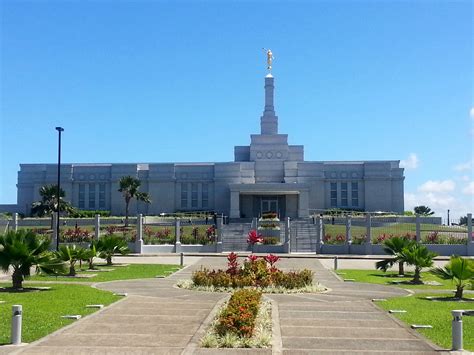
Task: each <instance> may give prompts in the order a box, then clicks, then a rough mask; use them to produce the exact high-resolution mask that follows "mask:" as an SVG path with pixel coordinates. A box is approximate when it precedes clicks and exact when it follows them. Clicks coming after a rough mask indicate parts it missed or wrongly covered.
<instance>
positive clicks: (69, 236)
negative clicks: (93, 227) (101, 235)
mask: <svg viewBox="0 0 474 355" xmlns="http://www.w3.org/2000/svg"><path fill="white" fill-rule="evenodd" d="M91 239H92V236H91V233H90V232H89V231H88V230H86V229H82V228H81V227H76V228H69V229H67V230H66V231H65V232H64V234H63V235H62V236H61V242H64V243H81V242H90V240H91Z"/></svg>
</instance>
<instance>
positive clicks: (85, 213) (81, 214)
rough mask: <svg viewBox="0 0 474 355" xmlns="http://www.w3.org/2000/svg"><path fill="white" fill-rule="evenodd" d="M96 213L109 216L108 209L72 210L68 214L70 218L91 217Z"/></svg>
mask: <svg viewBox="0 0 474 355" xmlns="http://www.w3.org/2000/svg"><path fill="white" fill-rule="evenodd" d="M96 214H100V216H101V217H110V211H99V210H97V211H85V210H74V212H72V213H71V214H70V217H72V218H92V217H95V215H96Z"/></svg>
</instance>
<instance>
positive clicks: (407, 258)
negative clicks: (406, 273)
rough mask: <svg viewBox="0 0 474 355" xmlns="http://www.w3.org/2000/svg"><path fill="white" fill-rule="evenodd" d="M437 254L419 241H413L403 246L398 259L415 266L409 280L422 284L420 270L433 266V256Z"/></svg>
mask: <svg viewBox="0 0 474 355" xmlns="http://www.w3.org/2000/svg"><path fill="white" fill-rule="evenodd" d="M437 255H438V254H437V253H434V252H431V251H429V250H428V248H427V247H426V246H424V245H421V244H419V243H413V244H410V245H408V246H406V247H405V248H403V250H402V251H401V252H400V254H399V257H400V260H403V261H404V262H406V263H407V264H408V265H413V266H414V267H415V274H414V275H413V280H411V282H412V283H414V284H422V283H423V282H422V281H421V270H422V269H423V268H424V267H431V266H433V258H434V257H435V256H437Z"/></svg>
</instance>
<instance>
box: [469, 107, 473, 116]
mask: <svg viewBox="0 0 474 355" xmlns="http://www.w3.org/2000/svg"><path fill="white" fill-rule="evenodd" d="M469 116H471V118H472V119H474V107H471V110H470V111H469Z"/></svg>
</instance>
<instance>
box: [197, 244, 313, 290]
mask: <svg viewBox="0 0 474 355" xmlns="http://www.w3.org/2000/svg"><path fill="white" fill-rule="evenodd" d="M227 259H228V265H227V270H226V271H224V270H208V269H205V268H204V269H201V270H199V271H195V272H194V273H193V274H192V281H193V284H194V285H195V286H206V287H209V286H213V287H216V288H219V287H225V288H228V287H233V288H244V287H257V288H266V287H272V286H273V287H284V288H287V289H294V288H303V287H306V286H309V285H312V283H313V272H312V271H310V270H307V269H305V270H301V271H292V272H289V273H284V272H283V271H281V270H279V269H278V268H277V267H276V266H275V264H276V263H277V262H278V260H279V257H278V256H275V255H272V254H269V255H267V256H266V257H265V258H259V257H257V256H256V255H250V256H249V257H248V258H247V260H245V261H244V263H243V265H242V267H240V266H239V263H238V255H237V254H235V253H231V254H229V256H228V257H227Z"/></svg>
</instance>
